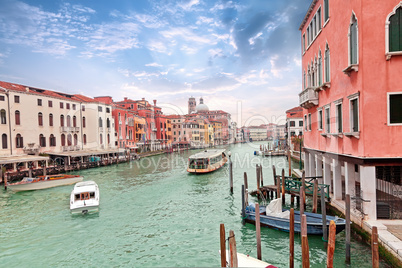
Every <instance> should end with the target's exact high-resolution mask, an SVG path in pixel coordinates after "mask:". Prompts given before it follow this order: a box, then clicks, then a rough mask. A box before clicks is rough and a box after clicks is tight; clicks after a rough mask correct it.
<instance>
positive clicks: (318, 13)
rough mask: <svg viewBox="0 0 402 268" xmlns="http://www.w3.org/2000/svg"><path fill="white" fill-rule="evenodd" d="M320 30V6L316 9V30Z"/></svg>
mask: <svg viewBox="0 0 402 268" xmlns="http://www.w3.org/2000/svg"><path fill="white" fill-rule="evenodd" d="M320 31H321V7H320V8H319V9H318V10H317V32H320Z"/></svg>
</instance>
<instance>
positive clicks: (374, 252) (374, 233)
mask: <svg viewBox="0 0 402 268" xmlns="http://www.w3.org/2000/svg"><path fill="white" fill-rule="evenodd" d="M371 258H372V263H373V268H378V267H380V261H379V255H378V230H377V226H373V228H372V229H371Z"/></svg>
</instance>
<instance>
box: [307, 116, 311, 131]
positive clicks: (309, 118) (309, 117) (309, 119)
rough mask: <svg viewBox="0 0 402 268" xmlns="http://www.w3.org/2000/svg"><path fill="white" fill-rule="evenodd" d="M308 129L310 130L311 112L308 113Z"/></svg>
mask: <svg viewBox="0 0 402 268" xmlns="http://www.w3.org/2000/svg"><path fill="white" fill-rule="evenodd" d="M308 130H311V114H308Z"/></svg>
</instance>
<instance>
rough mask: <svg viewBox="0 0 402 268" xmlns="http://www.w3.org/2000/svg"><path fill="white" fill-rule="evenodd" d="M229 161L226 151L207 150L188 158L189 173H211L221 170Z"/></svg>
mask: <svg viewBox="0 0 402 268" xmlns="http://www.w3.org/2000/svg"><path fill="white" fill-rule="evenodd" d="M227 161H228V157H227V153H226V152H225V149H212V150H205V151H202V152H199V153H196V154H193V155H192V156H190V157H189V158H188V168H187V172H190V173H209V172H212V171H215V170H217V169H220V168H221V167H222V166H223V165H224V164H225V163H226V162H227Z"/></svg>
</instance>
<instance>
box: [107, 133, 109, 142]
mask: <svg viewBox="0 0 402 268" xmlns="http://www.w3.org/2000/svg"><path fill="white" fill-rule="evenodd" d="M107 144H110V135H109V134H107Z"/></svg>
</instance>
